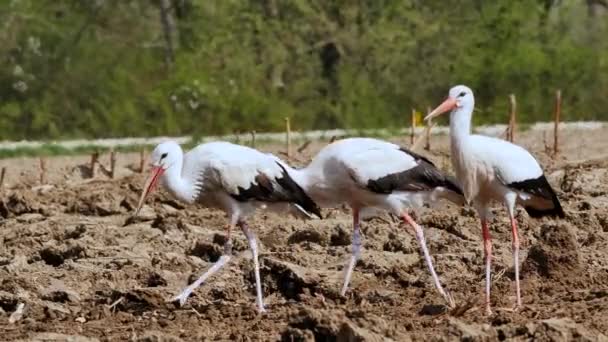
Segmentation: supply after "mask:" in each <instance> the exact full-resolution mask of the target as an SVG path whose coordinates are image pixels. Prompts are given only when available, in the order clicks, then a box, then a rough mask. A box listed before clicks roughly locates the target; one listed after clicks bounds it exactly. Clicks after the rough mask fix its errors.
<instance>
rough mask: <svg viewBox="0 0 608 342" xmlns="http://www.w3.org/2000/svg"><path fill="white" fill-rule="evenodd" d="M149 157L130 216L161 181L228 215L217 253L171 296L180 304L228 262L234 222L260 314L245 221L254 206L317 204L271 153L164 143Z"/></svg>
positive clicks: (312, 210) (182, 196)
mask: <svg viewBox="0 0 608 342" xmlns="http://www.w3.org/2000/svg"><path fill="white" fill-rule="evenodd" d="M150 158H151V163H152V172H151V174H150V176H149V177H148V179H147V180H146V183H145V186H144V189H143V192H142V194H141V197H140V200H139V203H138V205H137V209H136V211H135V215H137V213H138V212H139V210H140V209H141V207H142V205H143V203H144V202H145V200H146V197H147V196H148V195H149V194H150V193H151V192H152V191H153V190H154V188H155V186H156V184H157V182H158V181H159V180H162V181H163V185H164V187H165V188H166V189H167V190H168V191H169V193H171V195H173V196H174V197H175V198H177V199H178V200H180V201H183V202H186V203H198V204H201V205H203V206H206V207H211V208H217V209H220V210H223V211H224V212H225V213H226V214H227V216H228V218H229V224H228V226H227V229H226V235H227V239H226V242H225V244H224V252H223V254H222V256H221V257H220V258H219V260H217V261H216V262H215V264H214V265H213V266H212V267H211V268H210V269H209V270H207V271H206V272H205V273H204V274H202V275H201V276H200V277H199V278H198V279H197V280H196V281H195V282H194V283H192V284H191V285H190V286H188V287H186V288H185V289H184V290H183V291H182V292H181V293H180V294H179V295H177V296H176V297H175V298H174V300H177V301H179V303H180V305H184V304H185V302H186V300H187V299H188V296H189V295H190V294H191V293H192V291H194V290H195V289H196V288H197V287H199V286H200V285H201V284H203V283H204V282H205V281H206V279H207V278H209V277H210V276H212V275H213V274H214V273H216V272H217V271H219V270H220V269H221V268H222V267H223V266H224V265H225V264H226V263H227V262H228V261H229V260H230V258H231V254H232V238H231V232H232V230H233V229H234V227H235V226H237V227H239V228H240V229H241V230H242V231H243V233H244V234H245V237H246V238H247V241H248V243H249V248H250V249H251V252H252V254H253V264H254V272H255V282H256V301H257V307H258V310H259V311H260V312H264V311H265V309H264V301H263V298H262V285H261V281H260V270H259V263H258V249H257V243H256V238H255V235H254V233H253V232H252V231H251V230H250V229H249V226H248V225H247V223H246V221H245V219H246V218H247V217H248V216H250V215H251V214H253V213H254V212H255V210H256V208H258V207H269V208H270V209H285V205H293V206H292V208H293V209H294V210H295V213H297V212H301V213H303V214H304V215H305V216H310V215H311V214H315V215H317V216H319V217H321V212H320V210H319V207H318V206H317V205H316V204H315V203H314V202H313V201H312V200H311V199H310V197H309V196H307V195H306V193H305V192H304V191H303V190H302V188H301V187H300V186H299V185H298V184H297V183H295V182H294V180H293V179H292V178H291V176H290V175H289V173H288V171H287V169H286V168H285V167H284V166H283V164H282V163H281V161H280V160H279V159H278V158H277V157H275V156H273V155H271V154H264V153H262V152H259V151H257V150H254V149H252V148H249V147H245V146H241V145H235V144H231V143H228V142H212V143H207V144H202V145H199V146H197V147H195V148H194V149H192V150H191V151H189V152H187V153H186V154H184V153H183V151H182V149H181V147H180V146H179V145H178V144H177V143H175V142H173V141H167V142H163V143H161V144H159V145H158V146H156V148H155V149H154V151H153V152H152V155H151V157H150Z"/></svg>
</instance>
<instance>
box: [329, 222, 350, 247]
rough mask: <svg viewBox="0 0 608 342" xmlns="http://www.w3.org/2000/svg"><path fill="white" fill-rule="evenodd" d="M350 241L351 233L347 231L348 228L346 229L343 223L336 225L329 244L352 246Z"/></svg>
mask: <svg viewBox="0 0 608 342" xmlns="http://www.w3.org/2000/svg"><path fill="white" fill-rule="evenodd" d="M350 243H351V239H350V234H349V233H348V232H347V231H346V229H344V227H342V226H341V225H338V226H336V228H334V232H332V234H331V237H330V239H329V244H330V245H331V246H350Z"/></svg>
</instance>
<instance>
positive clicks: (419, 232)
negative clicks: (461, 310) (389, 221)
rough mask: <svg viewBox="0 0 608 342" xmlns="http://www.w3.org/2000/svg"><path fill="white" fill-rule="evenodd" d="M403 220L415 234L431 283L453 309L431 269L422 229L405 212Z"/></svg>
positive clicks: (448, 294)
mask: <svg viewBox="0 0 608 342" xmlns="http://www.w3.org/2000/svg"><path fill="white" fill-rule="evenodd" d="M403 219H404V220H405V222H407V223H408V224H409V225H410V226H412V228H414V232H415V233H416V240H418V244H419V245H420V248H421V249H422V254H423V255H424V260H425V261H426V264H427V266H428V268H429V271H430V272H431V276H433V281H434V282H435V287H436V288H437V290H438V291H439V293H440V294H441V295H442V296H443V298H445V300H446V301H447V302H448V305H449V306H450V307H455V304H454V300H453V299H452V296H451V295H450V293H449V292H447V291H445V290H444V289H443V287H442V286H441V282H440V281H439V277H438V276H437V273H436V272H435V268H434V267H433V260H432V259H431V256H430V254H429V251H428V249H427V247H426V241H425V239H424V234H423V232H422V228H421V227H420V226H419V225H418V224H417V223H416V222H415V221H414V220H413V219H412V218H411V216H410V215H408V214H407V213H406V212H404V213H403Z"/></svg>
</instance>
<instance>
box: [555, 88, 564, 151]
mask: <svg viewBox="0 0 608 342" xmlns="http://www.w3.org/2000/svg"><path fill="white" fill-rule="evenodd" d="M561 114H562V91H561V90H560V89H558V90H557V92H555V116H554V121H555V125H554V126H553V154H557V153H559V120H560V116H561Z"/></svg>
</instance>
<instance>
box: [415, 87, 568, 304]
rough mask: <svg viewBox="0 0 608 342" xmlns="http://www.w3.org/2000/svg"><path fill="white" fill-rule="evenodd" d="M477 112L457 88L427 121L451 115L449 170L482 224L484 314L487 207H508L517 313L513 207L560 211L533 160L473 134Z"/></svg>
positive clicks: (534, 212)
mask: <svg viewBox="0 0 608 342" xmlns="http://www.w3.org/2000/svg"><path fill="white" fill-rule="evenodd" d="M474 107H475V98H474V97H473V91H472V90H471V89H469V88H468V87H466V86H463V85H459V86H455V87H453V88H452V89H450V93H449V96H448V98H447V99H446V100H445V101H444V102H443V103H442V104H441V105H439V107H437V108H436V109H435V110H433V111H432V112H431V113H429V115H427V116H426V118H425V120H430V119H432V118H435V117H437V116H439V115H440V114H442V113H445V112H451V114H450V138H451V155H452V165H453V166H454V170H455V172H456V176H457V178H458V180H459V181H460V184H461V186H462V189H463V191H464V195H465V198H466V200H467V202H468V203H472V204H473V206H474V207H475V209H476V210H477V212H478V214H479V218H480V220H481V228H482V235H483V240H484V252H485V265H486V300H485V304H486V312H487V313H488V314H491V313H492V311H491V309H490V268H491V264H492V240H491V237H490V231H489V229H488V223H487V220H488V217H489V215H490V208H489V205H490V202H491V201H492V200H495V201H498V202H502V203H504V204H505V206H506V207H507V212H508V214H509V219H510V220H511V229H512V233H513V245H512V247H513V263H514V268H515V287H516V294H517V304H516V309H517V308H519V307H520V306H521V293H520V287H519V237H518V234H517V221H516V220H515V218H514V210H515V204H521V205H523V207H524V208H525V209H526V211H527V212H528V215H530V216H531V217H542V216H559V217H562V218H563V217H564V216H565V214H564V211H563V209H562V207H561V205H560V203H559V200H558V198H557V196H556V195H555V192H554V191H553V189H552V188H551V185H549V182H547V179H546V178H545V175H544V173H543V170H542V169H541V167H540V165H539V164H538V162H537V161H536V159H534V157H533V156H532V155H531V154H530V153H529V152H528V151H526V150H525V149H523V148H522V147H520V146H517V145H514V144H512V143H509V142H507V141H504V140H500V139H496V138H491V137H487V136H482V135H472V134H471V116H472V114H473V108H474Z"/></svg>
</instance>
